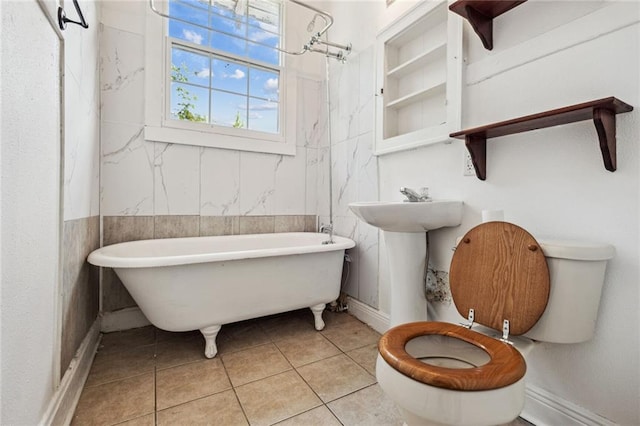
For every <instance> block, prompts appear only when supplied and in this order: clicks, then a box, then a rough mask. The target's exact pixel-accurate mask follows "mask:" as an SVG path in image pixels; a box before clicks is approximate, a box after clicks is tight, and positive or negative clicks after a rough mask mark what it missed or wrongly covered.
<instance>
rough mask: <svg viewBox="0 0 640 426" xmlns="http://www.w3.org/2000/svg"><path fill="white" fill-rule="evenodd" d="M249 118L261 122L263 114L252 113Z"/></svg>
mask: <svg viewBox="0 0 640 426" xmlns="http://www.w3.org/2000/svg"><path fill="white" fill-rule="evenodd" d="M249 118H253V119H256V120H259V119H261V118H263V116H262V114H258V113H257V112H252V113H250V114H249Z"/></svg>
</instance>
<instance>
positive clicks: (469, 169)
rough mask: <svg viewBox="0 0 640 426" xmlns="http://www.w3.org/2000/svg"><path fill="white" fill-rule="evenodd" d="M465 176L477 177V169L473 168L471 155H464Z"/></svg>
mask: <svg viewBox="0 0 640 426" xmlns="http://www.w3.org/2000/svg"><path fill="white" fill-rule="evenodd" d="M462 175H463V176H475V175H476V169H474V168H473V162H472V161H471V154H469V153H468V152H465V153H464V169H463V171H462Z"/></svg>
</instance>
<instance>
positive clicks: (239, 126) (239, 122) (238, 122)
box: [233, 111, 244, 129]
mask: <svg viewBox="0 0 640 426" xmlns="http://www.w3.org/2000/svg"><path fill="white" fill-rule="evenodd" d="M233 127H235V128H236V129H242V128H243V127H244V123H243V122H242V120H240V111H237V112H236V121H234V122H233Z"/></svg>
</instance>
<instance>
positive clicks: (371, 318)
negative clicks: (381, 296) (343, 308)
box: [347, 297, 389, 334]
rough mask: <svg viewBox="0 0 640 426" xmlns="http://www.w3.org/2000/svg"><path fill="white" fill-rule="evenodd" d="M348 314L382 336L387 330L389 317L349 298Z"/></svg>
mask: <svg viewBox="0 0 640 426" xmlns="http://www.w3.org/2000/svg"><path fill="white" fill-rule="evenodd" d="M347 304H348V306H349V313H350V314H352V315H353V316H354V317H356V318H358V319H359V320H360V321H362V322H363V323H365V324H367V325H369V326H370V327H371V328H373V329H374V330H375V331H377V332H378V333H380V334H382V333H384V332H385V331H387V330H388V329H389V315H388V314H385V313H384V312H380V311H379V310H377V309H375V308H372V307H371V306H369V305H367V304H365V303H362V302H360V301H359V300H356V299H353V298H351V297H349V299H348V301H347Z"/></svg>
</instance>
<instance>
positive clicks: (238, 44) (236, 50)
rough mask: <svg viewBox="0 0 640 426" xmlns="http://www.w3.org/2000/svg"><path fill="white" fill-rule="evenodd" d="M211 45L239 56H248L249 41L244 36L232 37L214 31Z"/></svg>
mask: <svg viewBox="0 0 640 426" xmlns="http://www.w3.org/2000/svg"><path fill="white" fill-rule="evenodd" d="M211 47H212V48H214V49H218V50H222V51H224V52H229V53H233V54H234V55H238V56H247V42H246V41H245V40H244V38H238V37H232V36H229V35H226V34H222V33H218V32H215V31H213V33H212V34H211Z"/></svg>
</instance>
